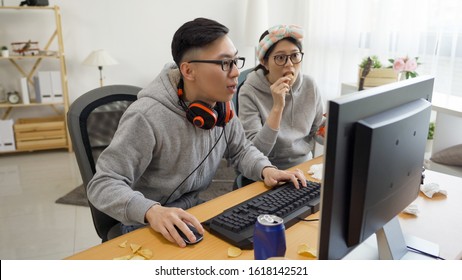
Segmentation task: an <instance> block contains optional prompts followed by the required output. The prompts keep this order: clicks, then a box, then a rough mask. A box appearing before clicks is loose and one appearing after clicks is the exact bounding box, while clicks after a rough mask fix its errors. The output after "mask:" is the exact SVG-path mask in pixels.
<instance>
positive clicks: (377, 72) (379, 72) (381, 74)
mask: <svg viewBox="0 0 462 280" xmlns="http://www.w3.org/2000/svg"><path fill="white" fill-rule="evenodd" d="M362 72H363V69H362V68H359V71H358V84H359V78H360V77H361V74H362ZM397 81H398V74H397V73H395V71H394V70H393V69H392V68H372V69H371V71H370V72H369V74H367V76H366V79H365V80H364V87H376V86H381V85H385V84H389V83H394V82H397Z"/></svg>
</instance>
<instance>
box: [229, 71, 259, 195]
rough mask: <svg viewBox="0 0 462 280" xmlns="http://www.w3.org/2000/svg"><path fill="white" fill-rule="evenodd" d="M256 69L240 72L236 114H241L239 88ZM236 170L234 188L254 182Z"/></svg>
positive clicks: (235, 101) (234, 101)
mask: <svg viewBox="0 0 462 280" xmlns="http://www.w3.org/2000/svg"><path fill="white" fill-rule="evenodd" d="M254 69H255V68H249V69H246V70H244V71H242V72H241V73H240V74H239V77H238V80H237V91H236V93H235V94H234V96H233V103H234V110H235V112H236V116H238V115H239V99H238V95H239V90H240V89H241V87H242V85H243V84H244V82H245V80H246V79H247V75H248V74H249V73H250V72H252V71H253V70H254ZM235 172H236V178H235V179H234V183H233V189H234V190H235V189H239V188H242V187H244V186H246V185H248V184H251V183H253V182H254V181H252V180H250V179H247V178H246V177H244V176H242V174H241V173H239V171H237V170H235Z"/></svg>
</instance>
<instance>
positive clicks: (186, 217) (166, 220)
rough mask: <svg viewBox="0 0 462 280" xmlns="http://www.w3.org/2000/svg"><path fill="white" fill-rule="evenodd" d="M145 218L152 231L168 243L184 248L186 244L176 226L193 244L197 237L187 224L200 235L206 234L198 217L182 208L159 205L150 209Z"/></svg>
mask: <svg viewBox="0 0 462 280" xmlns="http://www.w3.org/2000/svg"><path fill="white" fill-rule="evenodd" d="M145 216H146V220H147V221H148V222H149V225H150V226H151V227H152V229H154V230H155V231H157V232H159V233H160V234H162V235H163V236H164V237H165V239H167V240H168V241H170V242H172V243H176V244H178V246H180V247H182V248H183V247H186V243H185V242H184V240H183V238H181V236H180V235H179V233H178V231H177V230H176V229H175V225H176V226H177V227H178V228H179V229H180V230H181V231H182V232H183V233H184V234H185V235H186V237H187V238H188V239H189V240H190V241H192V242H194V241H196V237H195V236H194V234H193V233H192V231H191V230H190V229H189V228H188V226H187V225H186V224H185V223H190V224H191V225H193V226H194V227H195V228H196V229H197V231H198V232H199V233H200V234H204V228H203V227H202V225H201V223H200V222H199V221H198V220H197V219H196V217H194V216H193V215H191V214H189V213H188V212H186V211H184V210H183V209H181V208H174V207H164V206H161V205H159V204H157V205H154V206H152V207H151V208H149V210H148V211H147V212H146V215H145Z"/></svg>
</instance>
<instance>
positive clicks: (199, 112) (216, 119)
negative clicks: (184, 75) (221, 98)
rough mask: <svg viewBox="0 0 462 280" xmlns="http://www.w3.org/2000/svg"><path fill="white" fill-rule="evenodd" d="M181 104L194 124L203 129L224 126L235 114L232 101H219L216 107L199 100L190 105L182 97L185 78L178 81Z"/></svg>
mask: <svg viewBox="0 0 462 280" xmlns="http://www.w3.org/2000/svg"><path fill="white" fill-rule="evenodd" d="M177 93H178V98H179V102H178V103H179V104H180V106H181V107H182V108H183V110H184V111H185V112H186V118H187V119H188V121H189V122H191V123H192V124H193V125H194V126H196V127H199V128H202V129H212V128H214V127H215V126H216V125H217V126H221V127H224V126H225V125H226V124H227V123H228V122H229V121H230V120H231V119H232V118H233V116H234V112H233V109H232V106H231V102H230V101H227V102H217V103H216V105H215V107H213V108H211V107H210V105H208V104H207V103H205V102H203V101H200V100H197V101H193V102H191V104H189V106H186V103H185V102H184V100H183V99H182V96H183V94H184V91H183V79H181V80H180V82H179V83H178V91H177Z"/></svg>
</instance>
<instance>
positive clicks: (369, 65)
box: [358, 56, 380, 91]
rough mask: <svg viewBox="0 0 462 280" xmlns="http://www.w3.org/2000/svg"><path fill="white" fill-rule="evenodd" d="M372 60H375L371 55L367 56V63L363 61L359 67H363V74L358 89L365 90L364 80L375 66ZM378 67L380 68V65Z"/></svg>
mask: <svg viewBox="0 0 462 280" xmlns="http://www.w3.org/2000/svg"><path fill="white" fill-rule="evenodd" d="M363 62H364V61H363ZM372 62H373V60H372V58H371V57H370V56H369V57H367V59H366V61H365V63H361V65H360V66H359V67H361V69H362V71H361V76H360V77H359V86H358V91H361V90H364V80H365V79H366V77H367V75H368V74H369V72H370V71H371V68H372V66H373V63H372ZM378 68H380V67H378Z"/></svg>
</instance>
